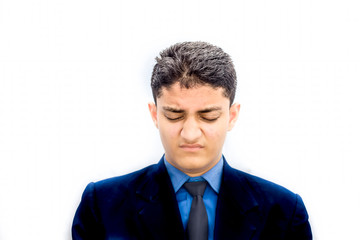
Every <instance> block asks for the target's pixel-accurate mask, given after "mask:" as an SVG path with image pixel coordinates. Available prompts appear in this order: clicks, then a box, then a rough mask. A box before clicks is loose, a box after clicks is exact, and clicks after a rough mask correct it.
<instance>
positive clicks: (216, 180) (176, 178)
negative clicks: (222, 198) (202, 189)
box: [164, 156, 224, 193]
mask: <svg viewBox="0 0 360 240" xmlns="http://www.w3.org/2000/svg"><path fill="white" fill-rule="evenodd" d="M164 160H165V161H164V163H165V167H166V169H167V171H168V174H169V176H170V179H171V183H172V185H173V187H174V190H175V193H176V192H177V191H179V189H180V188H181V186H182V185H183V184H184V183H185V182H187V181H188V180H189V179H190V177H189V176H188V175H186V174H185V173H183V172H182V171H180V170H179V169H177V168H175V167H174V166H173V165H171V164H170V163H169V162H168V161H167V160H166V158H165V156H164ZM223 166H224V158H223V157H221V159H220V161H219V162H218V163H217V164H216V165H215V166H214V167H212V168H211V169H210V170H209V171H207V172H206V173H204V174H203V175H201V177H202V178H204V179H205V180H206V181H207V182H208V183H209V185H210V186H211V188H212V189H213V190H214V191H215V192H216V193H219V191H220V184H221V176H222V172H223Z"/></svg>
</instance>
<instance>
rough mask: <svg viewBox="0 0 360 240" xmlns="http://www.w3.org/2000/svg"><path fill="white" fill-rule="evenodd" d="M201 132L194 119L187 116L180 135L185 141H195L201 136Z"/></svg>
mask: <svg viewBox="0 0 360 240" xmlns="http://www.w3.org/2000/svg"><path fill="white" fill-rule="evenodd" d="M201 134H202V132H201V128H200V126H199V123H198V122H197V121H196V119H194V118H188V119H186V120H185V121H184V124H183V127H182V129H181V134H180V135H181V137H182V138H184V140H185V141H186V142H187V143H195V142H196V141H197V140H198V139H199V138H200V137H201Z"/></svg>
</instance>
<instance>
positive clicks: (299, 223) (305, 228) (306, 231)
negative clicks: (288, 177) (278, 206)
mask: <svg viewBox="0 0 360 240" xmlns="http://www.w3.org/2000/svg"><path fill="white" fill-rule="evenodd" d="M286 239H288V240H312V233H311V228H310V223H309V216H308V213H307V211H306V208H305V205H304V202H303V201H302V199H301V197H300V196H299V195H297V194H296V204H295V209H294V213H293V217H292V220H291V225H290V227H289V231H288V234H287V237H286Z"/></svg>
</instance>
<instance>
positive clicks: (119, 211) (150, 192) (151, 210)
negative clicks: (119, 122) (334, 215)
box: [72, 159, 312, 240]
mask: <svg viewBox="0 0 360 240" xmlns="http://www.w3.org/2000/svg"><path fill="white" fill-rule="evenodd" d="M72 236H73V239H76V240H78V239H96V240H100V239H126V240H129V239H146V240H150V239H156V240H165V239H166V240H184V239H185V238H186V237H185V232H184V229H183V225H182V222H181V217H180V212H179V209H178V205H177V201H176V197H175V193H174V190H173V187H172V184H171V181H170V178H169V176H168V173H167V170H166V167H165V165H164V160H163V159H162V160H160V162H159V163H158V164H156V165H151V166H149V167H147V168H144V169H142V170H140V171H137V172H134V173H131V174H128V175H125V176H120V177H115V178H111V179H107V180H103V181H100V182H97V183H90V184H89V185H88V186H87V187H86V189H85V191H84V193H83V196H82V200H81V202H80V205H79V207H78V209H77V211H76V214H75V218H74V221H73V226H72ZM214 236H215V239H219V240H231V239H241V240H247V239H276V240H281V239H288V240H296V239H312V235H311V229H310V225H309V222H308V215H307V212H306V209H305V206H304V204H303V202H302V200H301V198H300V196H298V195H296V194H294V193H292V192H290V191H289V190H287V189H285V188H283V187H281V186H279V185H276V184H274V183H271V182H269V181H266V180H263V179H261V178H258V177H254V176H252V175H249V174H247V173H244V172H241V171H238V170H236V169H233V168H231V167H230V166H229V165H228V164H227V163H226V161H224V172H223V179H222V183H221V188H220V192H219V197H218V203H217V209H216V219H215V235H214Z"/></svg>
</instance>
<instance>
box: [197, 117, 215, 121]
mask: <svg viewBox="0 0 360 240" xmlns="http://www.w3.org/2000/svg"><path fill="white" fill-rule="evenodd" d="M201 118H202V119H203V120H205V121H208V122H214V121H216V120H218V119H219V117H216V118H205V117H201Z"/></svg>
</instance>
